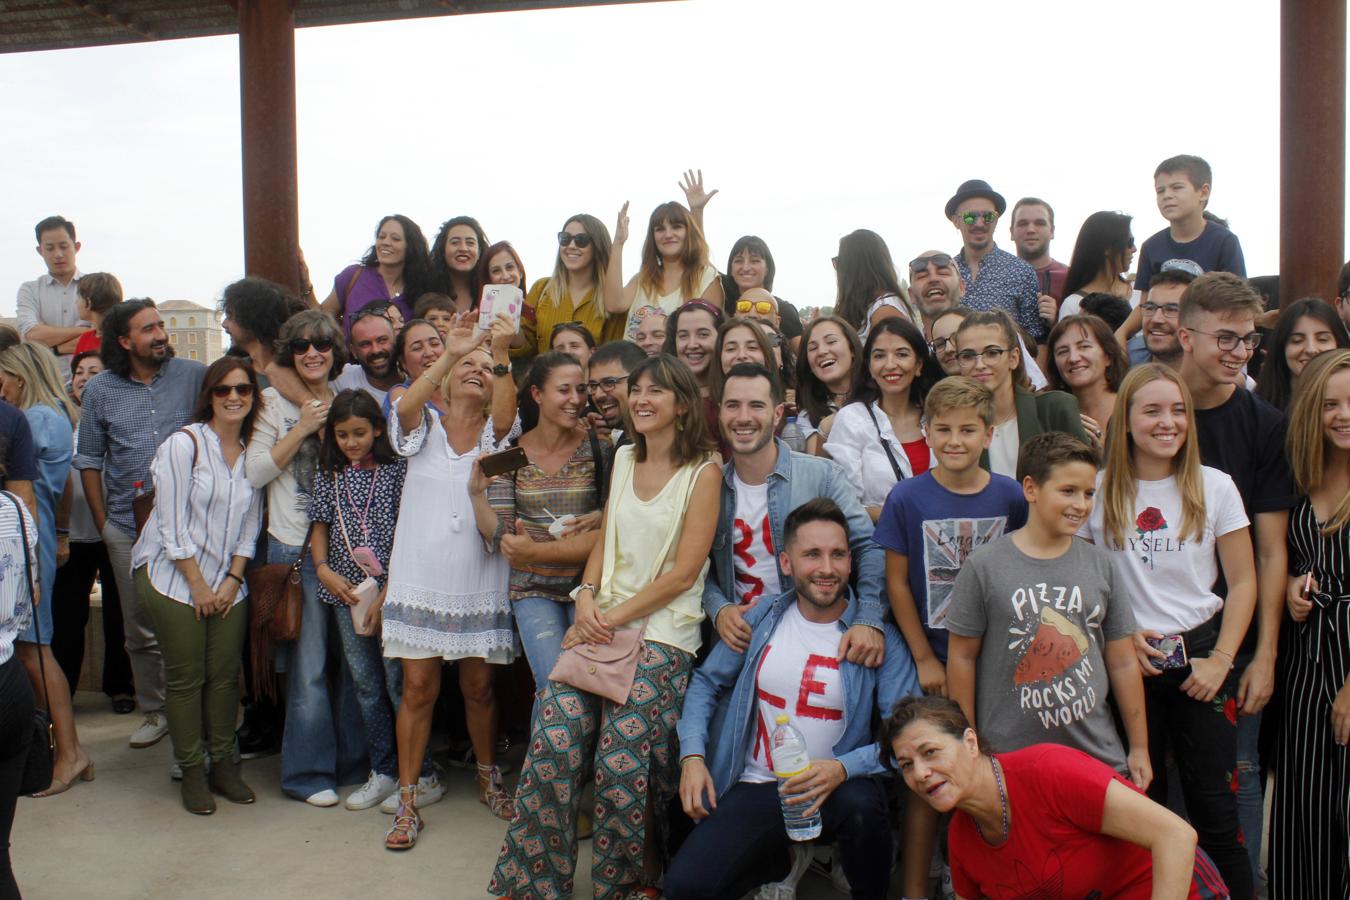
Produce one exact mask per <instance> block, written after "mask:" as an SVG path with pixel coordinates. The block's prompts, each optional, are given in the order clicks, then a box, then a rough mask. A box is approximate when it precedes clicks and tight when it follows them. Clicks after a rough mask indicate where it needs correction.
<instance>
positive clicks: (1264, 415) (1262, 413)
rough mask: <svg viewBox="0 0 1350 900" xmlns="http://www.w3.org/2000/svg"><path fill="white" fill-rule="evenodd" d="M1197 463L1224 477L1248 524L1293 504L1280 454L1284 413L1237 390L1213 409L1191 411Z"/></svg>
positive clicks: (1294, 498)
mask: <svg viewBox="0 0 1350 900" xmlns="http://www.w3.org/2000/svg"><path fill="white" fill-rule="evenodd" d="M1195 424H1196V429H1197V430H1198V431H1199V437H1200V461H1201V462H1202V463H1204V464H1205V465H1207V466H1212V467H1213V468H1215V469H1219V470H1221V471H1223V472H1226V473H1228V475H1229V477H1231V478H1232V479H1233V483H1234V484H1236V485H1237V489H1238V493H1239V494H1241V495H1242V505H1243V507H1245V508H1246V510H1247V517H1248V518H1249V519H1253V520H1254V518H1255V516H1256V514H1257V513H1263V512H1278V511H1280V510H1285V509H1292V508H1293V506H1294V504H1295V503H1296V502H1297V501H1298V496H1297V494H1296V493H1295V492H1294V476H1293V473H1292V472H1291V471H1290V469H1289V460H1288V459H1287V458H1286V457H1285V454H1284V434H1285V428H1286V427H1287V426H1286V423H1285V420H1284V413H1282V412H1280V411H1279V410H1278V409H1276V408H1275V407H1273V406H1271V405H1270V404H1269V403H1267V402H1266V401H1265V400H1263V399H1261V398H1260V397H1258V396H1257V395H1256V394H1255V393H1253V392H1252V391H1248V390H1244V389H1242V388H1238V389H1237V390H1235V391H1233V396H1231V397H1229V398H1228V399H1227V400H1226V401H1224V402H1223V403H1221V404H1220V405H1218V406H1216V407H1214V408H1213V409H1197V410H1196V411H1195Z"/></svg>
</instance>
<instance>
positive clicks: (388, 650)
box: [384, 406, 520, 663]
mask: <svg viewBox="0 0 1350 900" xmlns="http://www.w3.org/2000/svg"><path fill="white" fill-rule="evenodd" d="M519 432H520V423H519V422H517V423H516V424H515V426H514V427H513V428H512V429H511V433H510V434H508V435H507V436H506V437H505V438H503V439H502V440H501V441H500V442H497V441H494V440H493V438H492V420H491V419H489V420H488V423H487V426H486V427H485V428H484V429H483V434H482V437H481V438H480V439H479V442H478V445H477V446H476V447H474V448H473V449H471V450H469V452H467V453H465V454H463V455H460V454H458V453H456V452H455V450H454V448H453V447H451V446H450V442H449V441H448V440H446V437H445V430H444V429H443V428H442V427H441V423H440V419H439V417H437V416H434V415H430V414H428V413H426V412H424V413H423V418H422V423H421V424H420V425H419V426H418V427H417V428H415V429H413V430H412V431H411V432H409V433H407V434H404V433H403V430H402V428H400V427H399V422H398V408H397V406H395V407H394V408H393V409H391V410H390V413H389V436H390V438H391V439H392V441H393V444H394V448H395V450H397V451H398V453H399V455H400V456H405V457H407V458H408V477H407V480H406V481H405V482H404V485H403V500H402V502H401V503H400V505H399V513H398V527H397V528H396V529H395V531H394V549H393V552H392V553H391V554H390V559H389V588H388V593H387V595H386V596H385V601H384V655H385V656H387V657H390V658H392V659H433V658H436V657H440V658H442V659H447V660H450V659H463V658H465V657H475V658H481V659H486V660H487V661H488V662H490V663H508V662H510V661H511V660H513V659H514V658H515V657H516V655H517V654H518V651H519V646H520V644H519V641H518V640H517V638H516V633H515V628H514V625H513V621H512V616H511V601H510V599H509V597H508V595H507V579H508V577H509V575H510V566H509V565H507V562H506V560H505V559H504V558H503V557H502V556H501V555H499V554H496V553H489V552H488V551H487V549H486V548H485V546H484V544H483V540H482V538H481V537H479V534H478V528H477V526H476V525H475V522H474V514H473V503H472V502H471V501H470V499H469V487H468V485H469V473H470V471H471V468H472V466H473V464H474V462H475V460H477V459H478V456H479V454H480V453H493V452H496V451H497V450H500V449H503V448H504V447H505V445H506V442H507V441H508V440H510V439H511V438H512V437H514V436H516V435H517V434H519Z"/></svg>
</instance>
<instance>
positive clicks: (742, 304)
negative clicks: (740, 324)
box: [736, 300, 773, 316]
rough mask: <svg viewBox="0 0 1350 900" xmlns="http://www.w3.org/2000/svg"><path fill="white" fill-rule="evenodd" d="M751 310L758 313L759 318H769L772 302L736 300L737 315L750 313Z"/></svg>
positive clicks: (771, 313)
mask: <svg viewBox="0 0 1350 900" xmlns="http://www.w3.org/2000/svg"><path fill="white" fill-rule="evenodd" d="M751 310H754V311H755V312H757V313H759V314H760V315H761V316H771V315H773V301H772V300H737V301H736V312H738V313H748V312H750V311H751Z"/></svg>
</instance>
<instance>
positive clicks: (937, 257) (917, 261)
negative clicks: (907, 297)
mask: <svg viewBox="0 0 1350 900" xmlns="http://www.w3.org/2000/svg"><path fill="white" fill-rule="evenodd" d="M930 262H931V263H932V264H933V265H935V266H937V267H938V268H939V269H950V268H951V267H952V258H951V257H950V256H948V255H947V254H946V253H930V254H928V255H927V256H916V257H914V258H913V259H911V260H910V261H909V271H910V272H911V273H912V274H914V275H918V274H919V273H920V272H922V271H924V270H925V269H927V268H928V264H929V263H930Z"/></svg>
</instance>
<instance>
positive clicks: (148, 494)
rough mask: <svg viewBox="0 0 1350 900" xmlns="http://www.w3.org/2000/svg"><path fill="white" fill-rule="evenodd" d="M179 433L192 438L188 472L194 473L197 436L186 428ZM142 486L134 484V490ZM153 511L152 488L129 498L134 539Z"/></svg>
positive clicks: (153, 496)
mask: <svg viewBox="0 0 1350 900" xmlns="http://www.w3.org/2000/svg"><path fill="white" fill-rule="evenodd" d="M179 431H181V432H183V434H186V435H187V436H188V437H190V438H192V469H191V470H190V471H195V470H196V468H197V436H196V435H195V434H193V433H192V432H191V431H189V430H188V429H186V428H180V429H179ZM143 485H144V482H142V481H138V482H136V488H137V489H138V490H139V489H140V488H141V487H142V486H143ZM154 509H155V489H154V488H153V487H152V488H151V489H150V490H148V491H142V492H141V493H139V494H137V495H136V496H134V497H132V498H131V517H132V518H133V519H134V520H135V522H136V537H138V538H139V537H140V536H141V532H142V531H144V530H145V523H146V522H149V521H150V513H152V512H153V511H154Z"/></svg>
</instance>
